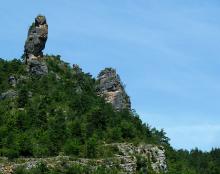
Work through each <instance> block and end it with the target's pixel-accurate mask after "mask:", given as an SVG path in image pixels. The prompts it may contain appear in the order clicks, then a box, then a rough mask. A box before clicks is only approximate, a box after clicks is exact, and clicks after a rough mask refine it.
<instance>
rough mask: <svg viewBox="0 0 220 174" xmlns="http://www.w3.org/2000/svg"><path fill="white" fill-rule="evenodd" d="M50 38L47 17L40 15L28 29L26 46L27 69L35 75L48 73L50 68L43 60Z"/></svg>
mask: <svg viewBox="0 0 220 174" xmlns="http://www.w3.org/2000/svg"><path fill="white" fill-rule="evenodd" d="M47 38H48V25H47V21H46V17H45V16H42V15H38V16H37V17H36V18H35V22H34V23H33V24H32V25H31V27H30V28H29V31H28V37H27V40H26V42H25V46H24V56H25V63H26V64H27V71H28V72H29V73H31V74H35V75H44V74H47V73H48V68H47V66H46V64H45V63H44V60H43V49H44V48H45V45H46V42H47Z"/></svg>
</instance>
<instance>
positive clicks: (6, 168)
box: [0, 143, 167, 174]
mask: <svg viewBox="0 0 220 174" xmlns="http://www.w3.org/2000/svg"><path fill="white" fill-rule="evenodd" d="M104 147H105V149H107V148H109V147H111V148H114V149H117V150H116V151H115V154H114V155H113V156H111V157H108V158H100V159H87V158H72V157H70V156H57V157H49V158H19V159H16V160H15V161H16V162H13V161H12V162H10V161H8V160H7V158H2V159H0V172H2V173H3V174H9V173H12V172H13V171H14V170H15V169H16V168H18V167H21V166H22V167H24V168H26V169H27V170H29V169H32V168H35V167H36V166H37V164H39V163H42V162H43V163H44V164H46V166H47V167H48V168H59V169H60V170H62V169H63V168H64V167H68V166H69V167H70V166H72V165H74V164H79V165H82V166H89V168H90V170H94V169H96V168H97V167H99V166H105V167H106V168H110V169H112V168H117V169H118V170H120V173H122V174H134V173H137V172H139V173H149V172H150V171H153V172H155V173H158V174H159V173H166V172H167V165H166V158H165V150H164V148H163V147H162V146H156V145H146V144H142V145H138V146H135V145H133V144H131V143H130V144H127V143H114V144H105V145H104ZM140 159H141V160H142V161H140ZM64 164H65V165H64ZM140 164H141V165H140Z"/></svg>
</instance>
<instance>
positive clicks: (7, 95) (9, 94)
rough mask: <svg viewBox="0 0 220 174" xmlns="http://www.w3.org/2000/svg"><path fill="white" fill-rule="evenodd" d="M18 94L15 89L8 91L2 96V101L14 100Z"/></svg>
mask: <svg viewBox="0 0 220 174" xmlns="http://www.w3.org/2000/svg"><path fill="white" fill-rule="evenodd" d="M17 95H18V94H17V92H16V91H15V90H13V89H10V90H8V91H7V92H4V93H2V94H1V95H0V100H5V99H12V98H15V97H17Z"/></svg>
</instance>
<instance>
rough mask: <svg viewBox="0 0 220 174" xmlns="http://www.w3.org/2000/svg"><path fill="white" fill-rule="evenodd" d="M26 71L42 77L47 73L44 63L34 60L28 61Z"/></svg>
mask: <svg viewBox="0 0 220 174" xmlns="http://www.w3.org/2000/svg"><path fill="white" fill-rule="evenodd" d="M27 69H28V72H29V73H30V74H32V75H44V74H47V73H48V68H47V65H46V63H45V62H44V61H39V60H35V59H32V60H29V62H28V67H27Z"/></svg>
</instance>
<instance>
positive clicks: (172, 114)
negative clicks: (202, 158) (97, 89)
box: [0, 0, 220, 150]
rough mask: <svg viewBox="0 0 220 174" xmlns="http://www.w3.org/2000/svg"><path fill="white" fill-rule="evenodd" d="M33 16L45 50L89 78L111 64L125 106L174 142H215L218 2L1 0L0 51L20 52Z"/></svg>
mask: <svg viewBox="0 0 220 174" xmlns="http://www.w3.org/2000/svg"><path fill="white" fill-rule="evenodd" d="M37 14H43V15H46V17H47V20H48V24H49V39H48V42H47V45H46V49H45V50H44V53H48V54H59V55H61V56H62V58H63V59H64V60H65V61H67V62H70V63H71V64H73V63H77V64H79V65H80V66H81V67H82V68H83V70H84V71H85V72H90V73H91V74H92V75H93V76H96V75H97V74H98V72H99V71H100V70H101V69H103V68H104V67H114V68H116V69H117V71H118V73H119V74H120V76H121V79H122V80H123V82H124V83H125V84H126V90H127V92H128V94H129V95H130V96H131V101H132V107H133V108H135V109H136V111H137V113H139V114H140V117H141V119H142V120H143V121H144V122H147V123H149V124H150V125H152V126H155V127H156V128H158V129H160V128H164V129H165V131H166V132H167V135H168V136H169V137H170V138H171V144H172V145H173V146H174V147H175V148H186V149H191V148H194V147H198V148H200V149H202V150H210V149H211V148H212V147H219V146H220V107H219V103H220V77H219V75H220V69H219V67H220V52H219V51H220V18H219V16H220V1H217V0H210V1H207V0H194V1H192V0H179V1H175V0H166V1H164V0H135V1H134V0H120V1H116V0H115V1H113V0H80V1H77V0H62V1H61V0H47V1H45V0H38V1H35V0H19V1H15V0H7V1H3V0H2V2H1V6H0V21H1V28H0V38H1V42H0V57H2V58H7V59H12V58H14V57H17V58H18V57H20V56H21V55H22V53H23V46H24V42H25V39H26V36H27V29H28V27H29V25H30V24H31V23H32V21H33V20H34V18H35V16H36V15H37Z"/></svg>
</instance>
